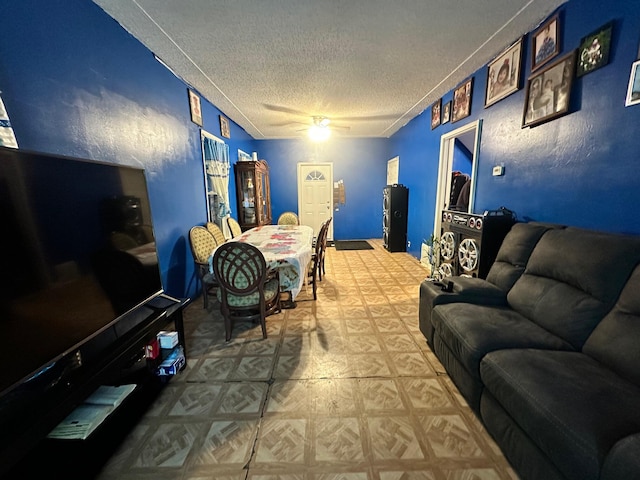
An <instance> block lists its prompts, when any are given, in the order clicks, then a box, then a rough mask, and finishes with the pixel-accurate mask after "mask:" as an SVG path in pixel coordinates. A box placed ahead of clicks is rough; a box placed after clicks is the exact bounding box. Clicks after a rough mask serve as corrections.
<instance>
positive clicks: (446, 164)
mask: <svg viewBox="0 0 640 480" xmlns="http://www.w3.org/2000/svg"><path fill="white" fill-rule="evenodd" d="M469 133H474V139H473V148H472V149H469V150H470V151H471V153H472V154H473V159H472V163H471V190H470V192H469V209H468V210H467V211H468V212H473V207H474V202H475V197H476V171H477V164H478V155H479V154H480V136H481V133H482V119H478V120H476V121H474V122H470V123H468V124H466V125H464V126H462V127H460V128H456V129H455V130H452V131H451V132H448V133H445V134H444V135H442V136H441V137H440V162H439V164H438V187H437V190H436V202H435V203H436V210H435V215H434V221H433V235H434V236H435V237H439V236H440V229H441V227H442V218H441V217H442V210H443V209H444V206H445V205H446V203H447V194H448V192H449V189H450V188H451V172H452V168H453V152H454V145H455V141H456V139H457V138H460V137H462V136H464V135H468V134H469Z"/></svg>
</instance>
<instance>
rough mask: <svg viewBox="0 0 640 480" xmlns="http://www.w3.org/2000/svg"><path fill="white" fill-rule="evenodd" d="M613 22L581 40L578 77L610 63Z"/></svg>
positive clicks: (577, 69)
mask: <svg viewBox="0 0 640 480" xmlns="http://www.w3.org/2000/svg"><path fill="white" fill-rule="evenodd" d="M612 31H613V21H611V22H609V23H607V24H606V25H603V26H602V27H600V28H599V29H598V30H596V31H595V32H592V33H590V34H589V35H587V36H586V37H584V38H583V39H582V40H580V47H579V48H578V65H577V68H576V76H578V77H581V76H583V75H586V74H587V73H590V72H593V71H594V70H597V69H599V68H601V67H604V66H605V65H606V64H607V63H609V51H610V50H611V32H612Z"/></svg>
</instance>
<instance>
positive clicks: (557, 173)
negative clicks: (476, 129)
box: [391, 0, 640, 257]
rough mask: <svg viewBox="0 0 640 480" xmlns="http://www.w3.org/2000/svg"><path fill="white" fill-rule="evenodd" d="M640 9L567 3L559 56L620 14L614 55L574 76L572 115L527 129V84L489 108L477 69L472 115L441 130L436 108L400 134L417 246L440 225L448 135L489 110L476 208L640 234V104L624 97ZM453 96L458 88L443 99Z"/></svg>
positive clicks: (397, 141) (396, 144)
mask: <svg viewBox="0 0 640 480" xmlns="http://www.w3.org/2000/svg"><path fill="white" fill-rule="evenodd" d="M638 11H640V2H639V1H637V0H633V1H622V0H619V1H613V2H606V3H605V2H600V1H597V0H584V1H580V2H578V1H573V0H572V1H569V2H568V3H567V4H565V5H563V6H562V7H561V8H560V9H559V12H560V15H561V16H560V18H561V21H560V24H561V27H562V35H561V37H562V42H561V50H560V54H559V56H558V57H557V58H560V57H561V56H563V55H564V54H566V53H568V52H570V51H571V50H573V49H574V48H577V47H578V45H579V43H580V40H581V38H582V37H584V36H586V35H588V34H590V33H591V32H593V31H594V30H596V29H597V28H599V27H600V26H602V25H603V24H604V23H606V22H608V21H609V20H615V26H614V35H613V42H612V52H611V57H610V63H609V65H607V66H605V67H603V68H601V69H599V70H596V71H594V72H592V73H589V74H587V75H585V76H583V77H581V78H577V79H575V80H574V85H573V92H572V99H571V106H570V113H569V114H568V115H566V116H564V117H561V118H558V119H555V120H553V121H550V122H548V123H545V124H543V125H540V126H537V127H533V128H524V129H523V128H521V125H522V114H523V107H524V102H525V89H524V88H523V89H521V90H519V91H518V92H516V93H514V94H512V95H511V96H509V97H507V98H506V99H504V100H501V101H500V102H498V103H496V104H494V105H492V106H491V107H489V108H486V109H485V108H484V100H485V95H484V92H485V89H486V76H487V68H486V66H485V67H484V68H482V69H480V70H479V71H477V72H475V74H474V75H473V77H474V87H473V98H472V107H471V115H470V116H469V117H467V118H465V119H463V120H461V121H459V122H456V123H453V124H451V123H448V124H445V125H443V126H440V127H437V128H436V129H435V130H431V128H430V124H429V116H430V111H427V112H425V113H423V115H421V116H420V117H418V118H417V119H415V120H413V121H412V122H411V123H409V124H408V125H407V126H405V127H404V128H403V129H402V130H401V131H400V132H398V133H397V134H396V135H394V136H393V137H392V138H391V142H392V144H393V147H392V154H393V155H400V181H401V182H402V183H405V184H407V185H408V186H409V188H410V191H411V193H410V196H411V197H412V199H413V200H414V201H413V202H412V204H411V205H410V212H409V231H408V240H409V241H410V242H411V248H410V253H411V254H413V255H414V256H416V257H418V256H419V249H420V242H421V241H422V239H424V238H428V237H429V235H430V234H431V233H432V231H433V215H434V208H435V204H434V201H435V200H434V197H435V191H436V176H437V171H438V153H439V142H440V136H441V135H443V134H444V133H447V132H449V131H452V130H454V129H456V128H459V127H460V126H463V125H465V124H467V123H469V122H471V121H474V120H476V119H479V118H480V119H482V120H483V127H482V138H481V143H480V155H479V160H478V174H477V175H478V176H477V185H476V198H475V209H474V211H475V213H481V212H483V211H484V210H489V209H495V208H498V207H500V206H502V205H504V206H506V207H508V208H510V209H512V210H514V211H515V212H516V214H517V215H518V217H519V218H520V219H521V220H539V221H545V222H557V223H563V224H569V225H576V226H581V227H586V228H594V229H600V230H606V231H612V232H623V233H634V234H638V233H640V218H639V216H638V215H637V212H636V209H637V205H638V202H639V200H640V194H639V192H640V180H639V173H640V159H639V157H638V151H640V136H639V135H638V133H637V132H638V125H639V124H640V105H636V106H631V107H625V105H624V103H625V96H626V91H627V84H628V81H629V74H630V71H631V64H632V62H634V61H635V60H636V59H637V58H638V46H639V45H638V44H639V40H640V35H639V34H638V32H639V31H640V17H639V16H638ZM530 37H531V35H527V36H525V42H524V46H525V48H524V63H523V69H524V72H523V79H526V78H527V77H528V76H529V75H530V71H531V64H530V63H531V58H530V57H531V51H530ZM513 40H514V41H515V40H516V39H515V38H514V39H513ZM523 85H526V83H525V82H523ZM451 97H452V92H448V93H447V94H446V95H444V96H443V99H442V100H443V103H445V102H447V101H449V100H451ZM428 110H429V109H428ZM423 117H426V118H423ZM495 165H504V167H505V174H504V176H500V177H493V176H492V174H491V172H492V168H493V166H495ZM416 199H418V200H419V201H420V207H418V206H417V205H416Z"/></svg>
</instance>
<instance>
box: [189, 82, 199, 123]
mask: <svg viewBox="0 0 640 480" xmlns="http://www.w3.org/2000/svg"><path fill="white" fill-rule="evenodd" d="M187 92H188V93H189V110H190V111H191V121H192V122H193V123H195V124H196V125H199V126H202V109H201V108H200V97H199V96H198V95H196V93H195V92H194V91H193V90H191V89H189V88H188V89H187Z"/></svg>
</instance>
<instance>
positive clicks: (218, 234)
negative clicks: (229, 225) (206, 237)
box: [206, 222, 227, 245]
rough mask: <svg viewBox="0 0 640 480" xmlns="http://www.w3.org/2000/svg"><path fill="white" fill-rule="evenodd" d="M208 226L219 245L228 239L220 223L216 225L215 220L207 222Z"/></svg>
mask: <svg viewBox="0 0 640 480" xmlns="http://www.w3.org/2000/svg"><path fill="white" fill-rule="evenodd" d="M206 227H207V230H209V233H211V235H213V238H215V239H216V243H217V244H218V245H221V244H223V243H224V242H226V241H227V239H226V238H224V233H222V230H221V229H220V227H219V226H218V225H216V224H215V223H213V222H207V224H206Z"/></svg>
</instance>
